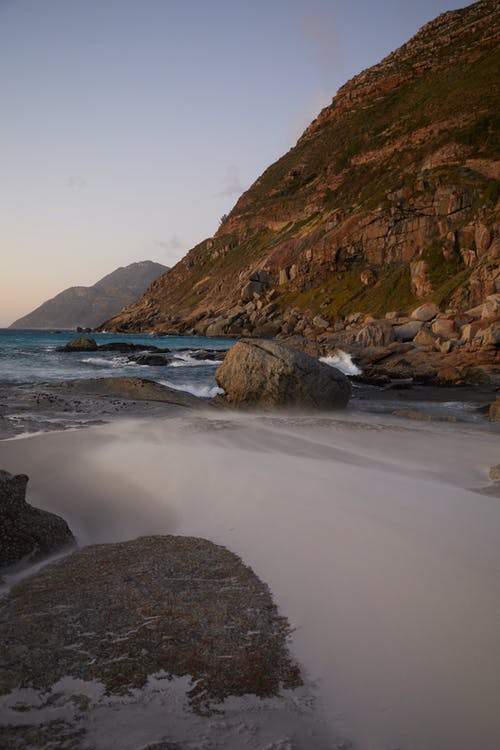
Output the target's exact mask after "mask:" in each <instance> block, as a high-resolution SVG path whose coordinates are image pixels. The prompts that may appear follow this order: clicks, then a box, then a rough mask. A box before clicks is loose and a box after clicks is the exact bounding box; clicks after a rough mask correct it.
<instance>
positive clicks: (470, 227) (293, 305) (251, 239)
mask: <svg viewBox="0 0 500 750" xmlns="http://www.w3.org/2000/svg"><path fill="white" fill-rule="evenodd" d="M499 16H500V9H499V5H498V3H497V2H496V1H495V0H481V1H480V2H477V3H474V4H473V5H471V6H469V7H467V8H464V9H460V10H456V11H452V12H449V13H444V14H443V15H441V16H439V17H438V18H437V19H435V20H434V21H432V22H431V23H429V24H427V25H426V26H424V27H423V28H422V29H421V30H420V31H419V32H418V34H416V36H415V37H413V39H411V40H410V41H409V42H408V43H407V44H405V45H404V46H402V47H401V48H400V49H398V50H397V51H395V52H393V53H392V54H390V55H389V56H388V57H386V58H385V59H384V60H383V61H382V62H381V63H379V64H378V65H375V66H374V67H373V68H370V69H369V70H366V71H364V72H363V73H361V74H360V75H358V76H356V77H355V78H353V79H352V80H351V81H349V82H348V83H347V84H346V85H345V86H343V87H342V88H341V89H340V90H339V92H338V94H337V95H336V96H335V97H334V99H333V100H332V103H331V104H330V105H329V106H328V107H326V108H325V109H324V110H323V111H322V112H321V113H320V114H319V115H318V117H317V118H316V119H315V120H314V122H313V123H312V124H311V125H310V126H309V127H308V128H307V130H306V131H305V133H304V134H303V135H302V137H301V138H300V139H299V141H298V143H297V145H296V146H295V147H294V148H292V149H291V150H290V151H289V152H288V153H287V154H285V155H284V156H283V157H282V158H281V159H280V160H279V161H277V162H276V163H275V164H273V165H271V166H270V167H269V168H268V169H267V170H266V171H265V172H264V174H262V176H261V177H260V178H259V179H258V180H257V181H256V182H255V183H254V185H252V187H251V188H250V189H249V190H248V191H247V192H246V193H244V194H243V195H242V196H241V198H240V199H239V200H238V202H237V203H236V205H235V207H234V208H233V210H232V211H231V212H230V214H229V216H228V217H227V218H225V220H224V222H223V223H222V224H221V227H220V229H219V231H218V232H217V233H216V235H215V236H214V237H213V238H210V239H209V240H206V241H204V242H202V243H200V244H199V245H198V246H196V247H195V248H193V249H192V250H191V251H190V252H189V253H188V254H187V255H186V257H185V258H184V259H183V260H181V261H180V262H179V263H178V264H177V265H176V266H175V268H174V269H172V270H171V271H170V272H169V273H168V274H167V275H165V276H162V277H161V278H160V279H159V280H157V281H156V282H155V283H153V284H152V285H151V286H150V288H149V289H148V291H147V293H146V294H145V295H144V296H143V297H142V298H141V299H140V300H138V301H137V302H136V303H134V304H133V305H131V306H130V307H129V308H127V310H125V311H124V313H123V314H121V315H119V316H118V317H116V318H114V319H113V320H112V321H109V322H107V323H106V327H107V328H113V329H116V330H123V331H140V330H150V329H155V330H159V331H184V332H189V331H196V332H200V333H205V332H207V333H208V334H209V335H220V334H227V335H236V336H240V335H256V333H257V334H258V335H264V334H263V333H262V330H263V329H262V326H264V325H270V328H269V329H268V330H269V332H268V333H267V335H278V334H279V335H290V334H293V333H304V332H306V333H307V331H308V329H310V330H311V332H314V329H315V326H314V325H313V319H314V318H315V316H317V315H318V314H319V315H320V317H321V319H323V320H325V321H326V322H327V323H329V324H330V327H331V328H332V330H333V328H334V326H335V324H336V323H337V322H339V315H342V316H345V315H346V314H348V313H350V312H354V311H365V312H371V313H374V314H376V315H378V316H383V314H384V313H386V312H388V311H390V310H403V311H410V310H411V309H413V308H414V307H416V306H417V305H418V304H419V302H420V303H422V302H430V303H434V304H436V305H438V306H439V307H440V308H441V309H442V310H444V309H446V308H447V307H449V308H452V309H454V310H466V309H469V308H471V307H473V306H477V305H479V304H482V303H483V302H484V301H485V300H486V297H487V296H488V295H494V294H495V293H498V292H499V290H500V268H499V259H500V238H499V230H498V212H497V201H498V176H499V173H500V169H499V162H498V161H496V159H497V154H498V151H497V147H496V138H497V134H498V115H497V112H496V108H497V91H496V88H495V84H494V81H495V80H496V77H497V72H498V64H499V53H498V49H499V45H498V40H499Z"/></svg>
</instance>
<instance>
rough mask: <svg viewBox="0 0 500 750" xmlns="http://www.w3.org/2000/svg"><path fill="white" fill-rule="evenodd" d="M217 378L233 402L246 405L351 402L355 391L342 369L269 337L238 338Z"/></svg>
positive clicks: (305, 405)
mask: <svg viewBox="0 0 500 750" xmlns="http://www.w3.org/2000/svg"><path fill="white" fill-rule="evenodd" d="M215 380H216V381H217V384H218V385H219V386H220V387H221V388H223V389H224V391H225V399H226V400H227V401H228V402H230V403H233V404H240V405H245V406H262V407H267V408H269V407H274V406H288V407H297V408H304V409H307V408H315V409H337V408H342V407H344V406H346V404H347V402H348V401H349V396H350V393H351V386H350V383H349V380H348V379H347V377H346V376H345V375H344V374H343V373H342V372H340V370H337V369H336V368H334V367H330V366H329V365H326V364H324V363H323V362H318V361H317V360H316V359H313V358H312V357H309V356H308V355H307V354H303V353H302V352H299V351H297V350H296V349H292V348H290V347H288V346H285V345H284V344H281V343H278V342H276V341H267V340H265V339H253V340H249V339H244V340H242V341H239V342H238V343H237V344H235V345H234V346H233V348H232V349H230V350H229V352H228V353H227V355H226V357H225V359H224V362H223V363H222V364H221V366H220V367H219V368H218V370H217V372H216V373H215Z"/></svg>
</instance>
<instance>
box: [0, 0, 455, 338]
mask: <svg viewBox="0 0 500 750" xmlns="http://www.w3.org/2000/svg"><path fill="white" fill-rule="evenodd" d="M467 4H468V3H460V2H457V0H419V2H418V3H417V2H415V0H379V2H375V1H374V0H0V93H1V103H2V114H1V119H0V132H1V140H0V155H1V167H0V227H1V230H0V231H1V235H0V237H1V246H0V247H1V258H2V273H1V276H0V279H1V281H0V326H2V325H8V324H9V323H11V322H12V321H13V320H14V319H16V318H18V317H20V316H21V315H24V314H26V313H28V312H30V311H31V310H32V309H34V308H35V307H36V306H38V305H39V304H40V303H42V302H43V301H45V300H46V299H49V298H50V297H53V296H54V295H55V294H57V293H58V292H60V291H62V290H63V289H65V288H67V287H68V286H74V285H85V286H87V285H91V284H93V283H95V282H96V281H98V279H100V278H101V277H102V276H104V275H105V274H107V273H109V272H111V271H113V270H114V269H115V268H117V267H118V266H123V265H127V264H128V263H132V262H133V261H137V260H147V259H149V260H156V261H159V262H161V263H165V264H166V265H173V264H174V263H175V262H176V261H177V260H179V259H180V258H181V257H182V256H183V255H184V254H185V252H186V251H187V250H189V249H190V248H191V247H192V246H193V245H195V244H196V243H197V242H200V241H201V240H202V239H204V238H206V237H209V236H211V235H212V234H213V233H214V232H215V231H216V229H217V226H218V223H219V218H220V217H221V216H222V214H224V213H226V212H228V211H229V210H230V209H231V207H232V206H233V205H234V203H235V201H236V199H237V198H238V196H239V195H240V193H241V192H242V191H243V190H245V189H247V188H248V187H249V186H250V185H251V184H252V182H253V181H254V180H255V179H256V178H257V177H258V176H259V175H260V174H261V173H262V171H263V170H264V169H265V168H266V167H267V166H269V164H271V163H272V162H273V161H275V160H276V159H277V158H278V157H279V156H281V155H282V154H283V153H285V152H286V151H287V150H288V149H289V148H291V147H292V146H293V145H294V144H295V142H296V140H297V138H298V137H299V135H300V134H301V132H302V131H303V129H304V128H305V127H306V126H307V125H308V124H309V122H310V121H311V120H312V119H313V118H314V117H315V116H316V114H317V113H318V112H319V110H320V109H321V108H322V107H323V106H325V105H326V104H328V103H329V101H330V100H331V98H332V96H333V95H334V94H335V92H336V90H337V89H338V88H339V86H341V85H342V84H343V83H345V81H346V80H348V79H349V78H352V76H353V75H355V74H356V73H359V72H360V71H361V70H363V69H364V68H367V67H369V66H370V65H373V64H375V63H376V62H378V61H379V60H380V59H381V58H382V57H384V56H385V55H386V54H388V53H389V52H391V51H392V50H393V49H396V48H397V47H398V46H400V45H401V44H402V43H403V42H405V41H407V40H408V39H409V38H410V37H411V36H412V35H413V34H414V33H415V32H416V31H417V30H418V29H419V28H420V26H422V25H423V24H424V23H426V22H427V21H429V20H431V19H432V18H434V17H435V16H436V15H438V14H439V13H442V12H443V11H445V10H449V9H450V8H456V7H465V5H467Z"/></svg>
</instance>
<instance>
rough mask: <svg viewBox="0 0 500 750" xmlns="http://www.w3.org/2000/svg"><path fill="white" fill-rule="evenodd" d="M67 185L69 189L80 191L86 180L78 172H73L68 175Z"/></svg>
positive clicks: (84, 186)
mask: <svg viewBox="0 0 500 750" xmlns="http://www.w3.org/2000/svg"><path fill="white" fill-rule="evenodd" d="M68 187H69V188H70V190H76V191H77V192H80V191H81V190H84V189H85V188H86V187H87V180H86V179H85V177H82V176H81V175H79V174H74V175H71V176H70V177H68Z"/></svg>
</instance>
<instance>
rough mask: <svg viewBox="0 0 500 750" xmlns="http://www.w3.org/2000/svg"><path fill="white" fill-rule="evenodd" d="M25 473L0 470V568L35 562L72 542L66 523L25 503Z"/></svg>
mask: <svg viewBox="0 0 500 750" xmlns="http://www.w3.org/2000/svg"><path fill="white" fill-rule="evenodd" d="M27 484H28V477H27V476H26V475H25V474H17V475H12V474H9V472H7V471H3V470H0V568H4V567H7V566H10V565H15V564H16V563H19V562H21V561H25V562H35V561H36V560H40V559H42V558H44V557H47V556H48V555H50V554H52V553H54V552H58V551H60V550H61V549H64V548H65V547H69V546H71V545H73V544H75V539H74V537H73V534H72V533H71V531H70V529H69V527H68V524H67V523H66V521H64V520H63V519H62V518H60V517H59V516H56V515H54V513H48V512H47V511H46V510H41V509H40V508H34V507H33V506H32V505H29V503H27V502H26V499H25V498H26V485H27Z"/></svg>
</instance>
